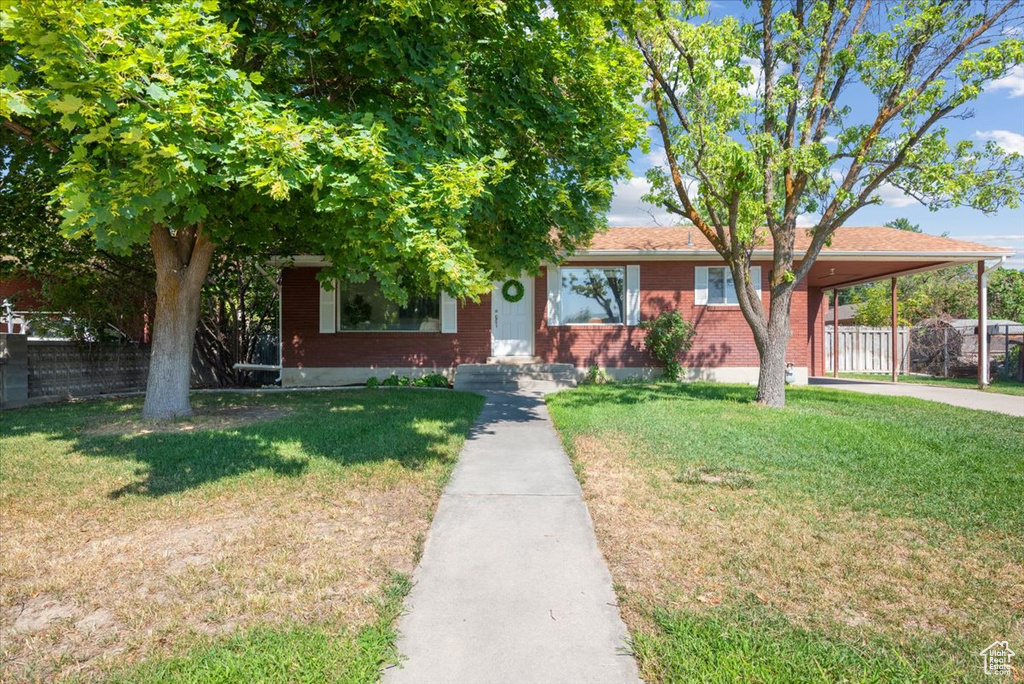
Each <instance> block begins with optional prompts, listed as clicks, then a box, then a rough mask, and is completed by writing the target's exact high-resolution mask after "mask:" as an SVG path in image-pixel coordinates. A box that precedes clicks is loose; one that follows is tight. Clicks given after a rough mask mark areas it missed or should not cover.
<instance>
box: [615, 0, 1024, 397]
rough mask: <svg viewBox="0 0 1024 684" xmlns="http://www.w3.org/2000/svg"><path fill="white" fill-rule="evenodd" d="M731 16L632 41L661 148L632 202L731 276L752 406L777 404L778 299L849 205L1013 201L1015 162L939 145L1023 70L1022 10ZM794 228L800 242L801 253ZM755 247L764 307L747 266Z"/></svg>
mask: <svg viewBox="0 0 1024 684" xmlns="http://www.w3.org/2000/svg"><path fill="white" fill-rule="evenodd" d="M746 5H747V7H748V8H749V9H750V12H749V13H745V12H740V14H741V15H742V14H747V16H725V17H723V18H720V19H711V18H708V17H705V16H703V15H704V14H705V12H706V10H707V7H706V3H702V2H693V3H671V2H661V3H653V4H651V5H648V6H645V7H646V8H647V9H646V14H645V15H641V17H640V18H639V19H638V21H637V22H636V23H635V24H634V26H633V31H632V32H631V34H630V36H629V38H630V40H631V41H632V42H633V43H634V44H635V45H636V47H637V48H638V50H639V52H640V53H641V54H642V56H643V58H644V62H645V65H646V67H647V72H648V81H649V86H650V87H649V91H648V93H649V94H648V98H649V101H650V103H651V108H652V110H653V112H654V117H653V118H654V121H653V124H654V126H655V127H656V128H657V131H658V137H659V141H660V142H661V143H662V144H663V145H664V148H665V157H666V163H665V164H664V165H663V167H658V168H653V169H651V170H650V172H649V173H648V177H649V179H650V181H651V184H652V191H651V193H650V195H649V196H648V198H647V199H649V200H650V201H652V202H654V203H656V204H658V205H660V206H662V207H664V208H665V209H667V210H668V211H670V212H673V213H675V214H677V215H678V216H680V217H681V218H683V219H686V220H688V221H690V222H691V223H692V224H693V225H694V226H695V227H696V228H697V229H699V230H700V231H701V232H702V233H703V234H704V235H705V236H706V237H707V238H708V240H710V241H711V243H712V245H714V247H715V249H716V250H717V251H718V252H719V254H721V255H722V257H723V258H724V259H725V261H726V263H727V264H728V265H729V267H730V268H731V270H732V272H733V279H734V281H735V282H736V283H737V299H738V301H739V305H740V308H741V309H742V311H743V314H744V316H745V318H746V320H747V322H748V323H749V324H750V327H751V330H752V331H753V334H754V340H755V342H756V344H757V347H758V351H759V353H760V356H761V381H760V383H759V386H758V400H759V401H761V402H763V403H767V404H771V405H781V404H782V403H784V384H783V377H784V370H785V358H784V357H785V350H786V343H787V340H788V338H789V335H790V332H789V308H790V302H791V298H792V293H793V291H794V289H795V287H796V285H797V284H798V283H799V282H800V281H801V280H802V279H803V278H804V277H805V276H806V275H807V273H808V271H809V270H810V268H811V267H812V266H813V265H814V262H815V259H816V258H817V256H818V254H819V253H820V251H821V249H822V248H823V247H824V246H825V245H826V244H828V242H829V240H830V238H831V236H832V235H833V233H834V232H835V230H836V229H837V228H838V227H839V226H841V225H843V224H844V223H846V222H847V221H848V220H849V219H850V218H851V217H853V215H854V214H855V213H856V212H857V211H858V210H859V209H861V208H862V207H865V206H867V205H870V204H875V203H879V202H880V201H881V197H880V192H881V191H882V190H885V189H886V188H888V187H890V186H891V187H895V188H898V189H900V190H902V191H903V192H904V193H906V194H908V195H910V196H912V197H914V198H917V199H918V200H920V201H921V202H923V203H925V204H927V205H928V206H929V207H931V208H933V209H940V208H944V207H952V206H971V207H974V208H977V209H980V210H982V211H995V210H997V209H999V208H1000V207H1003V206H1017V205H1018V204H1019V202H1020V199H1021V195H1022V193H1024V156H1022V155H1020V154H1010V153H1007V152H1006V151H1004V150H1003V149H1001V148H1000V147H998V146H997V145H995V144H993V143H991V142H990V143H988V144H986V145H984V146H981V147H979V146H977V145H975V144H974V143H973V142H971V141H966V140H961V141H956V140H950V139H949V136H948V135H947V130H946V128H945V127H943V126H942V122H943V120H944V119H947V118H948V117H951V116H966V115H969V111H967V110H966V107H967V105H969V103H970V102H971V101H973V100H974V99H976V98H977V97H978V96H979V94H980V93H981V92H982V90H983V89H984V87H985V85H986V83H988V82H990V81H992V80H994V79H997V78H1000V77H1002V76H1004V75H1005V74H1007V73H1008V72H1009V71H1010V70H1011V69H1012V68H1014V67H1015V66H1017V65H1019V64H1021V63H1022V62H1024V40H1021V38H1020V37H1019V36H1018V35H1016V33H1015V32H1013V31H1004V29H1006V28H1009V27H1017V26H1019V24H1020V20H1021V16H1022V13H1024V6H1021V5H1020V3H1019V2H1016V0H1000V1H999V2H985V3H976V2H971V1H970V0H941V1H935V0H899V1H893V2H879V3H874V2H870V1H869V0H760V1H759V2H753V1H751V2H748V3H746ZM741 9H742V8H741ZM798 220H800V226H799V227H798ZM805 223H806V224H809V227H807V228H804V227H803V226H804V224H805ZM797 230H807V232H808V233H809V235H810V241H809V246H808V248H807V250H806V253H805V254H802V255H800V258H799V259H796V258H795V254H794V244H795V239H796V235H797ZM769 240H770V244H771V249H772V263H771V268H770V273H769V297H770V306H769V307H768V308H767V310H766V308H765V306H764V305H763V303H762V301H761V299H760V297H759V296H758V294H757V288H756V286H755V284H754V283H752V282H751V281H750V260H751V257H752V254H753V251H754V250H755V249H757V248H759V247H761V246H762V245H764V244H766V243H768V241H769Z"/></svg>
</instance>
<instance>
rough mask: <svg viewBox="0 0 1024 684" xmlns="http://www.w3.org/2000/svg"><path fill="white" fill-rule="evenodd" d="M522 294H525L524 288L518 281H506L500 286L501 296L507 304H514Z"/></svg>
mask: <svg viewBox="0 0 1024 684" xmlns="http://www.w3.org/2000/svg"><path fill="white" fill-rule="evenodd" d="M524 294H526V288H525V287H523V284H522V283H521V282H519V281H518V280H506V281H505V284H504V285H502V286H501V296H502V297H504V298H505V301H506V302H508V303H509V304H515V303H516V302H518V301H519V300H520V299H522V298H523V295H524Z"/></svg>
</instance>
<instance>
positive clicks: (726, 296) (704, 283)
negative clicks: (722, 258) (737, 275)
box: [693, 266, 761, 306]
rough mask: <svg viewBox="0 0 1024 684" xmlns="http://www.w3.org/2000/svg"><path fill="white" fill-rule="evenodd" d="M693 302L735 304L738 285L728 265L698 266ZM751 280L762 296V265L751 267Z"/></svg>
mask: <svg viewBox="0 0 1024 684" xmlns="http://www.w3.org/2000/svg"><path fill="white" fill-rule="evenodd" d="M693 280H694V283H693V303H694V304H695V305H697V306H706V305H709V304H710V305H712V306H716V305H717V306H735V305H737V304H739V300H737V298H736V286H735V283H733V280H732V271H731V270H730V269H729V267H728V266H696V267H694V271H693ZM750 281H751V282H752V283H753V285H754V291H755V292H756V293H757V296H758V297H760V296H761V267H760V266H751V267H750Z"/></svg>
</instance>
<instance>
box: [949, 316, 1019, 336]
mask: <svg viewBox="0 0 1024 684" xmlns="http://www.w3.org/2000/svg"><path fill="white" fill-rule="evenodd" d="M945 324H946V325H948V326H949V327H951V328H956V329H957V330H960V331H963V332H968V333H969V334H971V335H976V334H977V333H978V319H977V318H954V319H952V320H949V321H945ZM988 331H989V334H1003V333H1008V334H1010V335H1020V334H1024V324H1021V323H1018V322H1017V321H1011V320H1007V319H1004V318H997V319H991V318H990V319H988Z"/></svg>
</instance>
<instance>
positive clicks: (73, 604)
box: [0, 389, 483, 682]
mask: <svg viewBox="0 0 1024 684" xmlns="http://www.w3.org/2000/svg"><path fill="white" fill-rule="evenodd" d="M141 403H142V399H141V398H132V399H112V400H104V401H94V402H82V403H67V404H58V405H51V406H45V407H37V408H31V409H23V410H17V411H10V412H4V413H3V414H0V537H2V538H3V546H4V560H3V562H2V563H0V631H2V632H3V633H4V634H5V638H4V639H3V640H0V680H3V681H7V680H8V679H10V680H19V679H38V680H48V679H54V678H60V677H62V676H68V675H72V674H75V673H77V676H80V677H82V678H84V679H92V678H94V677H96V676H97V675H98V674H100V673H107V674H110V675H111V676H114V677H115V679H117V680H118V681H163V680H171V681H197V682H198V681H225V682H227V681H282V682H283V681H339V682H356V681H360V682H362V681H375V680H376V678H377V673H378V672H379V669H380V667H381V666H382V665H383V664H384V662H385V661H386V660H387V659H390V658H392V656H393V650H392V646H393V641H394V633H393V621H394V618H395V616H396V615H397V614H398V611H399V609H400V603H401V597H402V595H404V591H405V590H406V588H407V582H406V580H404V579H402V577H400V576H398V575H403V574H405V573H408V572H411V570H412V567H413V564H414V563H415V558H416V554H417V553H418V552H419V549H418V547H419V545H420V544H421V543H422V538H423V536H422V535H423V534H424V533H425V531H426V528H427V526H428V524H429V518H430V516H431V515H432V513H433V510H434V506H435V505H436V501H437V496H438V495H439V493H440V490H441V487H442V486H443V484H444V483H445V482H446V481H447V478H448V476H449V475H450V473H451V469H452V467H453V466H454V464H455V461H456V459H457V457H458V453H459V451H460V449H461V446H462V443H463V441H464V440H465V437H466V435H467V434H468V432H469V429H470V427H471V426H472V424H473V422H474V421H475V419H476V416H477V414H478V413H479V411H480V408H481V406H482V405H483V398H482V397H480V396H477V395H473V394H465V393H460V392H438V391H430V390H411V389H410V390H405V389H403V390H395V391H377V390H355V391H338V392H296V393H265V394H259V395H251V394H233V393H224V394H205V393H204V394H198V395H194V396H193V406H194V407H195V409H196V417H195V418H194V419H185V420H181V421H177V422H175V423H173V424H171V425H166V424H164V425H154V424H151V423H147V422H145V421H142V420H140V418H139V414H140V410H141ZM359 540H364V541H359ZM68 559H74V560H73V562H71V561H69V560H68ZM389 577H391V578H392V579H390V580H389V579H388V578H389ZM374 588H376V590H377V591H376V593H377V594H379V595H382V596H383V598H380V599H379V600H377V601H376V602H375V603H374V604H373V605H370V604H369V603H367V601H368V600H369V599H368V598H367V592H368V591H369V592H370V594H372V593H374V592H373V589H374ZM39 603H42V605H43V607H45V606H47V605H50V606H52V605H58V606H59V607H61V608H62V609H63V610H64V611H65V612H66V613H67V614H69V615H70V616H69V617H62V618H60V619H56V620H53V621H51V622H49V623H46V624H45V626H44V627H42V628H40V629H38V630H35V631H27V632H18V631H14V630H12V629H11V626H12V621H13V620H15V619H16V618H17V616H18V615H19V614H20V613H19V610H24V606H28V610H29V611H31V610H34V608H33V606H34V605H36V604H39ZM18 606H22V607H23V608H22V609H17V610H16V608H17V607H18ZM97 610H100V611H103V612H101V613H100V615H101V618H102V619H101V622H100V628H99V631H97V632H95V633H94V634H90V633H88V632H85V631H82V630H81V629H76V627H75V624H76V622H77V621H78V620H80V619H82V618H85V617H86V616H88V615H91V614H93V613H94V612H95V611H97ZM211 634H216V635H218V636H211ZM147 659H148V660H147ZM129 664H131V666H130V667H129ZM126 668H128V669H126Z"/></svg>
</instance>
